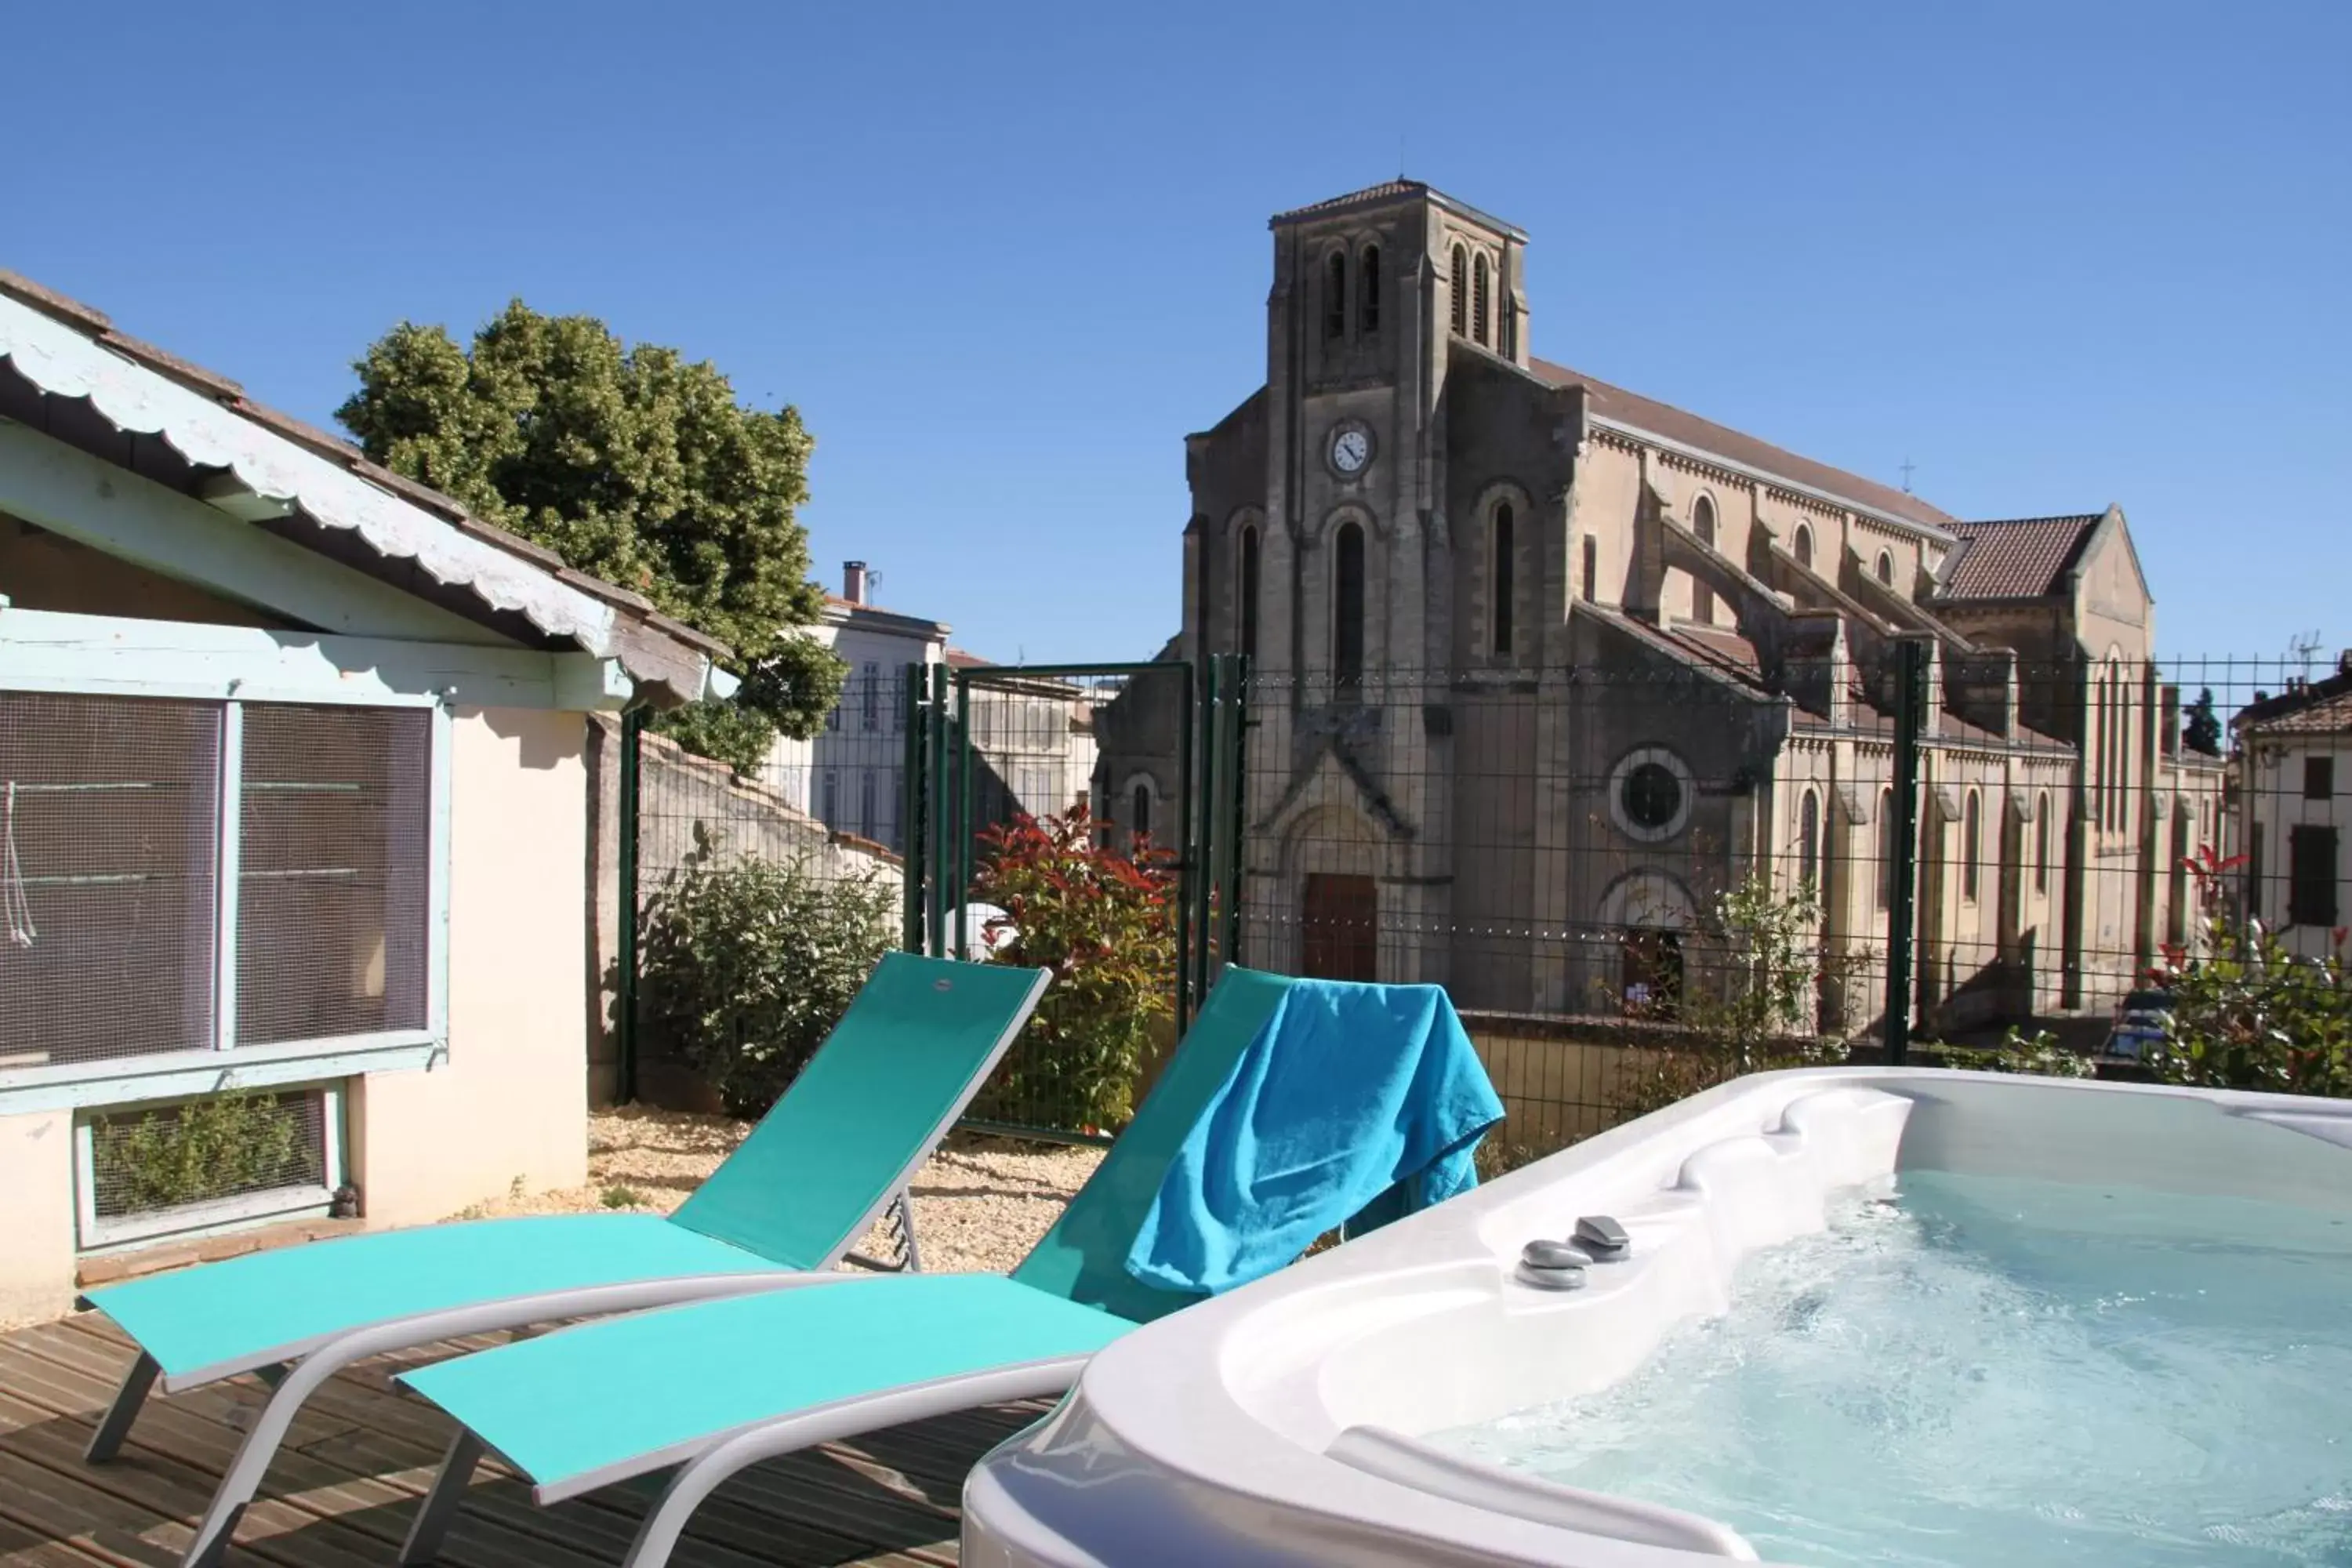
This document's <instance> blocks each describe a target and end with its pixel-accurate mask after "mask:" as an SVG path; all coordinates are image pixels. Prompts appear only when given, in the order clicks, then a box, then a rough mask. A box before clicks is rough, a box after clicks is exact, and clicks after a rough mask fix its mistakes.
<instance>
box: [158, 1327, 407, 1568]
mask: <svg viewBox="0 0 2352 1568" xmlns="http://www.w3.org/2000/svg"><path fill="white" fill-rule="evenodd" d="M365 1338H366V1336H365V1335H363V1334H361V1335H353V1336H351V1337H350V1338H348V1339H345V1340H343V1341H341V1342H338V1343H336V1344H331V1345H326V1346H322V1347H320V1349H318V1350H316V1351H313V1352H310V1354H309V1355H307V1356H304V1357H303V1358H302V1359H301V1360H300V1361H299V1362H297V1363H295V1364H294V1365H293V1366H291V1367H289V1368H286V1369H284V1370H283V1371H282V1372H280V1373H278V1375H277V1376H276V1377H275V1378H274V1379H273V1378H269V1377H265V1378H264V1381H265V1382H268V1383H269V1384H270V1394H269V1399H268V1403H266V1404H264V1405H262V1407H261V1412H260V1414H259V1415H256V1416H255V1417H254V1418H253V1425H252V1426H249V1427H247V1429H246V1434H245V1441H244V1442H242V1443H240V1444H238V1445H237V1448H236V1458H235V1459H233V1460H231V1461H230V1462H229V1467H228V1473H227V1474H226V1475H225V1476H223V1477H221V1483H220V1489H219V1490H217V1491H215V1492H214V1493H213V1500H212V1506H211V1507H209V1508H207V1509H206V1510H205V1517H204V1521H203V1522H202V1523H200V1524H198V1525H197V1526H196V1534H195V1539H194V1540H193V1541H191V1542H188V1550H187V1552H186V1553H185V1554H184V1555H183V1556H182V1557H181V1559H180V1568H210V1565H211V1564H213V1563H218V1562H219V1561H220V1556H221V1553H222V1552H225V1551H226V1550H227V1548H228V1542H229V1537H230V1535H231V1534H233V1533H234V1532H235V1531H236V1521H238V1520H239V1519H240V1518H242V1517H244V1514H245V1505H246V1504H247V1503H249V1502H251V1501H252V1500H253V1494H254V1493H255V1492H257V1491H259V1490H260V1489H261V1479H262V1477H264V1476H265V1475H267V1474H268V1472H269V1461H270V1460H271V1459H273V1458H277V1456H278V1445H279V1444H280V1443H283V1442H284V1441H285V1440H286V1434H287V1432H288V1431H289V1430H290V1429H291V1428H292V1427H293V1425H294V1417H295V1415H297V1414H299V1412H300V1410H301V1408H302V1402H303V1401H304V1400H306V1399H308V1398H310V1395H311V1394H314V1393H316V1392H317V1391H318V1387H319V1385H320V1384H322V1383H324V1382H326V1381H327V1380H328V1379H329V1378H331V1377H332V1376H334V1375H335V1373H338V1372H340V1371H341V1370H342V1369H343V1368H344V1367H346V1366H349V1365H350V1364H351V1363H352V1362H354V1361H357V1360H360V1359H362V1356H364V1355H368V1354H373V1353H374V1350H373V1347H370V1346H366V1345H365V1344H364V1340H365Z"/></svg>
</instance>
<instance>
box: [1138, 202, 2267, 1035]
mask: <svg viewBox="0 0 2352 1568" xmlns="http://www.w3.org/2000/svg"><path fill="white" fill-rule="evenodd" d="M1271 228H1272V231H1273V237H1274V268H1273V285H1272V290H1271V292H1270V293H1269V295H1268V297H1267V301H1266V363H1265V384H1264V385H1262V386H1261V387H1259V388H1258V389H1257V390H1256V391H1255V392H1253V393H1251V394H1250V395H1249V396H1248V397H1246V398H1245V399H1244V400H1243V401H1242V403H1241V404H1240V405H1239V406H1237V407H1235V408H1234V410H1233V411H1232V412H1231V413H1229V414H1227V415H1226V416H1224V417H1223V419H1222V420H1220V421H1218V422H1217V423H1216V424H1215V425H1214V426H1213V427H1211V428H1210V429H1208V430H1206V431H1203V432H1202V433H1201V434H1198V435H1194V436H1192V437H1187V438H1186V443H1185V445H1186V470H1187V474H1188V477H1189V481H1190V485H1191V489H1192V519H1191V521H1190V522H1189V523H1188V524H1187V526H1186V527H1185V530H1184V535H1183V541H1184V544H1183V562H1184V568H1183V569H1184V621H1183V626H1182V627H1181V630H1180V631H1179V633H1178V634H1177V636H1176V637H1174V638H1173V639H1172V640H1171V643H1170V644H1169V647H1168V649H1167V652H1166V655H1165V657H1167V658H1183V659H1193V658H1200V657H1202V655H1205V654H1209V653H1218V652H1240V653H1244V654H1246V655H1248V656H1249V657H1250V658H1251V661H1252V669H1253V673H1254V678H1255V679H1254V685H1253V696H1252V714H1253V718H1254V720H1255V728H1254V729H1253V731H1252V738H1251V740H1250V742H1249V746H1250V757H1249V768H1248V775H1249V776H1248V789H1247V797H1246V817H1247V823H1246V829H1245V835H1244V854H1245V862H1246V874H1245V879H1244V920H1245V928H1244V929H1245V936H1244V952H1242V953H1241V954H1240V955H1239V956H1240V957H1241V958H1242V959H1243V961H1244V962H1246V963H1255V964H1259V965H1263V966H1266V967H1272V968H1279V969H1286V970H1291V971H1294V972H1300V971H1303V972H1307V973H1325V974H1331V975H1339V976H1349V977H1364V978H1378V979H1381V980H1391V981H1434V982H1441V983H1444V984H1446V985H1447V986H1448V987H1449V988H1450V989H1451V990H1452V992H1453V994H1454V999H1455V1000H1456V1002H1457V1003H1458V1004H1459V1005H1463V1006H1465V1007H1478V1008H1488V1009H1497V1010H1505V1011H1512V1012H1524V1013H1543V1014H1562V1013H1566V1014H1576V1013H1594V1012H1603V1013H1606V1012H1614V1011H1621V1010H1633V1009H1637V1008H1638V1007H1639V1005H1642V1004H1643V1003H1644V1002H1645V1001H1649V1000H1651V999H1654V998H1655V997H1657V996H1659V995H1661V994H1665V993H1666V992H1667V990H1668V989H1669V988H1670V987H1673V986H1679V985H1682V984H1699V983H1701V981H1700V974H1701V973H1704V971H1705V969H1706V965H1707V964H1709V963H1711V962H1712V963H1720V962H1721V955H1720V952H1717V954H1716V956H1715V958H1714V959H1712V960H1711V959H1710V958H1709V957H1708V956H1707V952H1708V951H1709V950H1708V943H1709V937H1708V935H1707V926H1708V919H1709V915H1710V912H1711V910H1712V909H1713V907H1714V904H1715V901H1716V900H1717V898H1719V897H1720V895H1721V894H1722V893H1723V892H1724V891H1725V890H1726V889H1728V888H1731V887H1733V886H1735V885H1738V883H1740V882H1741V881H1743V880H1744V879H1748V878H1749V877H1751V876H1752V875H1753V874H1755V873H1757V872H1759V871H1762V872H1764V873H1766V874H1768V875H1769V877H1770V878H1771V879H1772V880H1773V884H1774V886H1775V887H1776V888H1779V889H1783V890H1789V891H1793V890H1794V889H1797V888H1798V887H1799V886H1800V885H1804V884H1809V885H1811V887H1812V888H1813V889H1816V890H1817V893H1818V896H1819V899H1820V902H1821V905H1822V909H1821V913H1820V915H1819V917H1818V919H1817V920H1816V921H1813V922H1812V936H1811V940H1814V941H1816V942H1818V951H1819V952H1820V954H1821V962H1822V970H1823V972H1824V975H1825V981H1824V984H1823V986H1822V1003H1821V1005H1822V1011H1823V1014H1824V1017H1823V1023H1824V1024H1825V1025H1829V1026H1849V1027H1863V1026H1869V1024H1870V1023H1871V1021H1872V1020H1873V1019H1874V1018H1875V1017H1876V1016H1877V1014H1878V1011H1879V1009H1880V1007H1881V1006H1882V1005H1883V995H1882V993H1883V989H1884V986H1883V982H1882V981H1881V980H1879V979H1878V978H1877V977H1876V976H1877V974H1878V973H1879V971H1878V966H1879V965H1880V964H1881V963H1883V956H1884V951H1885V934H1886V914H1885V906H1886V902H1887V899H1888V890H1887V880H1888V879H1887V878H1886V877H1885V874H1884V866H1885V862H1886V860H1887V859H1888V858H1889V852H1890V850H1891V848H1892V839H1891V837H1889V833H1890V816H1891V814H1890V812H1889V810H1888V804H1889V801H1890V798H1891V796H1890V791H1889V785H1890V782H1891V777H1892V773H1891V768H1892V748H1891V745H1890V741H1891V736H1892V732H1893V724H1892V719H1891V709H1892V706H1893V690H1894V683H1895V682H1894V669H1895V657H1896V648H1897V645H1898V644H1899V643H1900V642H1901V641H1902V640H1904V639H1906V638H1916V639H1920V640H1922V641H1924V642H1925V643H1927V646H1928V647H1929V650H1930V655H1931V657H1930V658H1929V668H1930V670H1931V672H1932V673H1931V693H1932V696H1931V700H1930V702H1929V703H1928V705H1927V711H1928V713H1929V715H1930V716H1929V718H1928V720H1927V730H1928V731H1929V732H1930V739H1929V742H1928V746H1927V759H1926V762H1925V765H1924V787H1923V790H1922V805H1921V812H1920V821H1921V828H1920V852H1921V872H1920V889H1919V899H1918V922H1919V925H1918V931H1917V933H1916V942H1917V953H1918V957H1917V961H1916V967H1917V985H1918V995H1917V997H1916V1002H1917V1004H1918V1005H1919V1007H1920V1009H1921V1011H1922V1013H1923V1015H1925V1016H1927V1017H1928V1018H1929V1020H1930V1021H1931V1023H1932V1024H1934V1025H1937V1026H1964V1025H1966V1024H1969V1023H1972V1022H1980V1021H1983V1020H1986V1019H1989V1018H1993V1017H2000V1016H2024V1015H2027V1014H2049V1013H2063V1012H2068V1011H2081V1010H2090V1009H2095V1008H2101V1007H2104V1006H2105V1005H2108V1004H2109V1003H2110V1002H2111V1001H2112V999H2113V998H2114V997H2115V996H2116V995H2117V994H2119V993H2120V992H2121V991H2122V990H2123V989H2125V988H2126V986H2127V984H2128V982H2129V977H2130V976H2131V974H2133V973H2135V972H2136V971H2137V969H2138V968H2140V967H2142V966H2144V965H2145V964H2146V963H2148V962H2149V961H2150V960H2151V959H2152V958H2153V956H2154V955H2155V952H2156V950H2157V949H2158V946H2159V945H2160V944H2161V943H2163V942H2166V941H2167V940H2170V939H2174V938H2177V937H2179V936H2180V935H2181V934H2182V933H2183V931H2184V930H2185V927H2186V925H2187V922H2188V921H2189V910H2188V903H2189V895H2188V891H2187V889H2185V888H2184V887H2183V885H2182V882H2181V879H2180V875H2179V872H2178V870H2177V869H2176V868H2177V866H2178V862H2179V856H2180V855H2181V854H2182V853H2185V851H2186V850H2187V849H2188V848H2189V847H2191V846H2192V845H2193V844H2194V843H2196V842H2200V841H2210V839H2212V838H2213V837H2214V836H2215V835H2217V834H2218V833H2220V832H2221V831H2222V828H2221V822H2220V809H2219V807H2220V797H2221V776H2222V775H2221V765H2220V763H2219V762H2218V760H2214V759H2208V758H2204V757H2200V756H2198V755H2196V754H2194V753H2191V752H2187V751H2185V750H2184V749H2183V747H2182V744H2181V737H2180V723H2179V699H2178V694H2177V692H2176V691H2174V690H2173V689H2170V688H2168V687H2167V686H2165V685H2164V684H2163V683H2162V682H2161V680H2160V679H2159V678H2158V673H2157V671H2156V667H2155V666H2154V664H2153V663H2152V660H2151V655H2152V652H2153V647H2154V642H2153V639H2154V629H2155V623H2154V615H2153V601H2152V599H2151V596H2150V594H2149V591H2148V586H2147V582H2146V580H2145V578H2144V577H2143V575H2142V574H2141V571H2140V566H2139V562H2138V558H2137V553H2136V552H2135V551H2134V549H2133V546H2132V541H2131V535H2130V531H2129V530H2128V529H2127V527H2126V524H2125V521H2124V517H2123V513H2122V512H2121V510H2118V509H2116V508H2115V507H2108V508H2106V509H2105V510H2102V511H2092V512H2082V513H2077V514H2071V515H2063V516H2051V517H2043V518H2033V519H2026V520H2018V521H1962V520H1960V519H1958V518H1955V517H1952V516H1950V515H1949V514H1948V513H1946V512H1944V511H1942V510H1939V509H1937V507H1935V506H1933V505H1931V504H1929V503H1928V502H1927V501H1926V500H1923V499H1921V498H1920V497H1918V496H1916V495H1912V494H1909V493H1907V492H1906V491H1905V490H1902V489H1894V488H1891V487H1889V486H1886V485H1884V484H1880V483H1877V482H1875V481H1874V480H1871V479H1864V478H1861V477H1860V476H1857V475H1854V474H1850V473H1845V472H1842V471H1840V470H1839V469H1836V468H1831V467H1829V466H1828V465H1826V464H1823V463H1820V462H1816V461H1813V460H1811V459H1810V458H1802V457H1800V456H1798V455H1797V454H1795V453H1792V452H1789V451H1784V450H1782V449H1780V447H1774V446H1772V445H1770V444H1769V443H1768V442H1766V441H1763V440H1760V439H1759V438H1757V437H1752V436H1748V435H1744V434H1742V433H1740V432H1738V431H1736V430H1731V429H1728V428H1726V427H1725V426H1720V425H1717V424H1714V423H1711V422H1710V421H1708V420H1706V419H1704V418H1701V417H1699V416H1696V415H1692V414H1689V413H1685V412H1684V411H1683V410H1682V409H1679V408H1675V407H1672V406H1669V405H1665V404H1663V403H1658V402H1655V401H1654V400H1652V399H1650V398H1646V397H1643V396H1642V395H1639V394H1636V393H1633V392H1630V391H1627V390H1625V389H1624V388H1622V387H1620V386H1616V385H1613V384H1610V383H1608V382H1604V381H1601V380H1599V379H1597V378H1595V377H1593V376H1591V375H1588V374H1584V373H1583V372H1581V371H1577V370H1571V369H1569V368H1567V367H1566V366H1564V365H1561V364H1557V363H1551V362H1549V361H1547V360H1544V359H1540V358H1538V357H1537V356H1536V355H1535V354H1534V353H1533V352H1532V333H1531V331H1530V325H1529V321H1530V311H1529V301H1528V295H1527V290H1526V286H1525V257H1526V251H1527V245H1528V237H1527V236H1526V235H1525V234H1523V233H1521V232H1520V231H1519V230H1518V229H1517V228H1515V227H1513V226H1511V225H1509V224H1507V223H1505V222H1502V221H1501V220H1499V219H1497V218H1495V217H1493V216H1489V215H1487V214H1486V213H1483V212H1480V211H1478V210H1477V209H1476V208H1474V207H1471V206H1468V205H1465V204H1463V203H1461V202H1458V201H1455V200H1454V199H1453V198H1451V197H1449V196H1446V195H1444V194H1442V193H1440V192H1438V191H1436V190H1433V189H1432V188H1430V187H1429V186H1427V185H1424V184H1418V183H1415V182H1410V181H1403V180H1399V181H1395V182H1391V183H1389V184H1381V185H1376V186H1373V187H1371V188H1370V189H1368V190H1363V191H1358V192H1355V193H1353V194H1351V195H1343V196H1339V197H1335V198H1333V199H1331V200H1329V201H1325V202H1318V203H1317V204H1315V205H1311V206H1306V207H1301V208H1298V209H1297V210H1295V211H1291V212H1286V213H1282V214H1280V215H1278V216H1276V217H1275V218H1274V219H1273V220H1272V223H1271ZM1115 708H1116V705H1114V710H1107V711H1106V712H1104V713H1103V714H1102V715H1101V716H1100V718H1099V727H1100V731H1101V737H1102V743H1103V747H1104V751H1103V758H1102V763H1101V766H1100V768H1099V769H1098V770H1097V774H1096V778H1097V793H1098V798H1100V799H1101V800H1102V801H1103V802H1104V805H1105V815H1107V816H1108V817H1109V818H1111V819H1112V820H1113V821H1114V822H1116V821H1118V820H1120V819H1121V818H1122V817H1123V816H1124V815H1126V814H1127V813H1128V812H1129V810H1130V807H1129V804H1128V803H1129V802H1134V803H1135V805H1134V806H1133V807H1132V809H1138V810H1139V809H1145V808H1146V806H1147V805H1148V802H1149V801H1150V799H1153V798H1161V799H1164V798H1167V797H1169V796H1171V795H1172V794H1173V792H1174V791H1175V790H1176V788H1177V787H1178V784H1179V781H1178V780H1177V779H1175V778H1174V777H1172V776H1171V774H1172V771H1173V770H1172V767H1171V759H1170V758H1169V757H1168V756H1167V755H1165V754H1164V752H1163V753H1161V754H1154V753H1153V752H1151V751H1150V750H1149V749H1146V748H1144V747H1141V746H1140V745H1139V744H1137V743H1136V742H1133V741H1132V740H1131V739H1129V737H1131V736H1133V735H1135V734H1137V733H1139V732H1140V731H1143V730H1145V729H1147V728H1150V726H1148V725H1146V724H1144V723H1141V722H1139V719H1140V715H1124V716H1123V715H1121V714H1119V713H1118V712H1117V711H1116V710H1115ZM1686 964H1687V965H1692V966H1694V971H1693V973H1690V974H1689V975H1688V976H1687V977H1685V965H1686Z"/></svg>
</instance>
